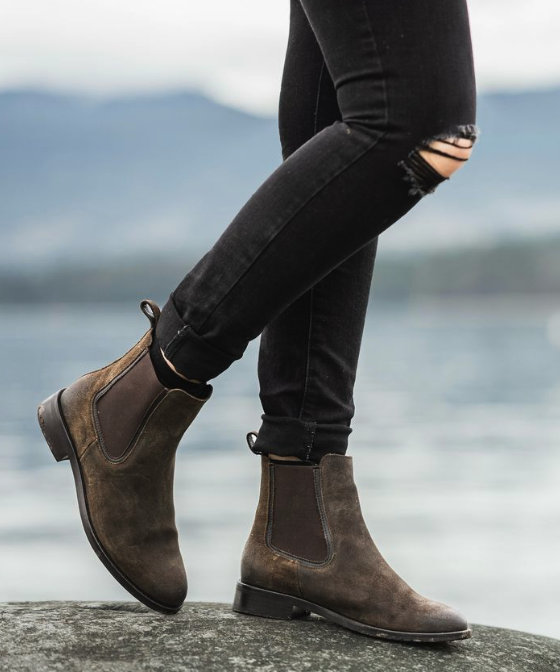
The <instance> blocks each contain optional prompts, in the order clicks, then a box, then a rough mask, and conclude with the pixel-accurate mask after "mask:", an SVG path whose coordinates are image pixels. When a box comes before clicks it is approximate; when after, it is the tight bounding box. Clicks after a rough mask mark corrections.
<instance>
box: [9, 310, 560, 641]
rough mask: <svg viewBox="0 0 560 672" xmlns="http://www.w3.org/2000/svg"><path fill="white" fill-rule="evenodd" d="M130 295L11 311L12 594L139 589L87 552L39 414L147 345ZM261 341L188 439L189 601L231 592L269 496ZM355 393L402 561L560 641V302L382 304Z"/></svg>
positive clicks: (180, 472)
mask: <svg viewBox="0 0 560 672" xmlns="http://www.w3.org/2000/svg"><path fill="white" fill-rule="evenodd" d="M162 303H163V301H160V305H161V304H162ZM136 305H137V304H136ZM136 305H135V304H134V303H132V305H131V304H127V305H97V306H87V307H85V308H80V307H77V306H73V305H63V304H60V305H45V306H34V307H14V306H11V305H10V306H3V307H1V310H2V315H3V321H4V322H3V323H4V329H3V330H2V332H1V333H0V345H1V347H0V358H1V361H0V371H1V372H2V385H1V387H0V467H1V468H0V601H5V600H44V599H80V600H108V599H129V595H128V593H126V592H125V591H124V590H123V589H121V588H120V586H119V585H118V584H117V583H116V582H115V581H114V580H113V579H112V577H111V576H110V575H109V574H108V573H107V572H106V570H105V569H104V567H103V566H102V565H101V563H100V562H99V561H98V560H97V558H96V557H95V556H94V554H93V553H92V551H91V550H90V548H89V545H88V543H87V541H86V538H85V535H84V533H83V531H82V528H81V524H80V521H79V516H78V510H77V505H76V502H75V494H74V484H73V479H72V478H71V476H70V468H69V465H68V463H61V464H56V463H55V462H54V461H53V460H52V457H51V455H50V452H49V450H48V448H47V447H46V444H45V443H44V441H43V439H42V436H41V434H40V431H39V429H38V425H37V423H36V419H35V412H36V405H37V403H38V402H40V401H41V400H42V399H43V398H44V397H45V396H47V395H48V394H50V393H52V392H53V391H55V390H56V389H58V388H60V387H62V386H63V385H67V384H69V383H70V382H71V381H73V380H74V379H75V378H76V377H77V376H79V375H81V374H82V373H84V372H86V371H89V370H92V369H94V368H97V367H99V366H101V365H104V364H106V363H108V362H109V361H112V360H113V359H115V358H116V357H118V356H120V355H121V354H122V353H123V352H125V350H127V349H128V348H129V347H130V346H131V345H132V343H134V342H136V340H137V339H138V338H139V336H140V335H141V334H142V333H144V331H145V329H146V328H147V326H148V322H147V320H146V318H145V317H144V316H143V315H142V314H141V312H140V310H139V309H138V308H137V307H136ZM257 350H258V339H257V340H256V341H253V342H252V343H251V345H250V347H249V349H248V350H247V353H246V355H245V357H244V358H243V359H242V360H241V361H239V362H237V363H236V364H234V365H233V366H232V367H231V368H230V369H229V370H228V371H226V372H225V373H224V374H223V375H222V376H220V377H219V378H218V379H216V380H215V381H213V383H214V385H215V392H214V397H213V400H212V402H211V405H210V406H208V407H205V408H204V409H203V411H202V412H201V414H200V415H199V416H198V418H197V419H196V421H195V423H194V424H193V425H192V427H191V428H190V429H189V431H188V432H187V434H186V435H185V438H184V440H183V443H182V445H181V448H180V451H179V456H178V465H177V476H176V504H177V515H178V525H179V528H180V534H181V542H182V549H183V554H184V556H185V560H186V563H187V568H188V573H189V583H190V589H189V599H191V600H219V601H231V598H232V594H233V589H234V584H235V581H236V579H237V578H238V567H239V558H240V554H241V550H242V547H243V544H244V542H245V538H246V535H247V533H248V531H249V528H250V524H251V522H252V517H253V514H254V507H255V504H256V500H257V494H258V479H259V460H258V458H256V457H255V456H253V455H252V454H251V453H250V452H249V450H248V448H247V447H246V444H245V433H246V432H247V431H249V430H253V429H254V430H257V429H258V427H259V423H260V413H261V412H262V411H261V408H260V404H259V401H258V380H257V376H256V357H257ZM355 396H356V406H357V411H356V416H355V418H354V422H353V427H354V432H353V434H352V435H351V437H350V446H351V448H350V452H351V454H352V455H354V468H355V474H356V480H357V483H358V487H359V489H360V493H361V499H362V507H363V509H364V514H365V516H366V519H367V521H368V524H369V527H370V530H371V532H372V534H373V536H374V538H375V540H376V542H377V543H378V545H379V547H380V548H381V550H382V552H383V553H384V554H385V556H386V557H387V559H388V560H389V561H390V562H391V564H392V565H393V566H394V567H395V569H396V570H397V571H398V572H399V573H401V574H402V575H403V577H404V578H406V580H407V581H408V582H409V583H410V584H411V585H412V586H413V587H414V588H416V589H417V590H419V591H420V592H423V593H425V594H427V595H429V596H430V597H433V598H435V599H439V600H441V601H444V602H448V603H451V604H453V605H455V606H456V607H458V608H460V609H461V610H463V611H464V612H465V614H466V615H467V617H468V618H469V619H470V620H471V621H473V622H480V623H486V624H491V625H501V626H507V627H512V628H519V629H523V630H528V631H532V632H536V633H541V634H545V635H551V636H555V637H560V615H559V611H558V603H559V602H560V563H559V556H560V534H559V530H560V492H559V484H560V454H559V450H558V449H559V445H560V421H559V416H560V412H559V409H560V311H559V309H558V307H557V306H556V308H555V307H554V306H551V305H546V304H542V305H541V304H536V303H535V302H534V301H525V300H523V299H522V298H516V299H510V300H508V301H505V300H503V299H500V300H494V301H491V300H488V301H485V302H482V303H481V302H480V300H477V301H473V302H468V301H462V302H459V303H457V302H455V303H454V302H451V301H450V302H447V303H429V302H421V303H417V304H413V305H411V306H408V307H407V306H404V305H400V304H387V303H381V302H378V301H376V300H372V301H371V303H370V311H369V318H368V322H367V326H366V333H365V335H364V342H363V349H362V354H361V359H360V370H359V374H358V380H357V385H356V395H355Z"/></svg>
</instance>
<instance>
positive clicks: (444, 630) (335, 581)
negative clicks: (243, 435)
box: [233, 432, 471, 642]
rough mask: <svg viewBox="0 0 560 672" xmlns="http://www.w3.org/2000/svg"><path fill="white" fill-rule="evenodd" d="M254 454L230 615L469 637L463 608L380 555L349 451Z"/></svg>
mask: <svg viewBox="0 0 560 672" xmlns="http://www.w3.org/2000/svg"><path fill="white" fill-rule="evenodd" d="M251 433H252V432H251ZM251 433H250V434H251ZM248 437H249V435H248ZM248 440H249V438H248ZM261 460H262V477H261V492H260V499H259V503H258V508H257V513H256V516H255V521H254V524H253V529H252V531H251V534H250V536H249V539H248V541H247V543H246V545H245V549H244V551H243V557H242V561H241V581H240V582H239V583H238V584H237V590H236V594H235V601H234V605H233V609H234V610H235V611H238V612H241V613H245V614H253V615H255V616H266V617H269V618H284V619H289V618H294V617H297V616H302V615H306V614H309V613H310V612H313V613H315V614H318V615H320V616H323V617H325V618H327V619H329V620H330V621H333V622H334V623H338V624H339V625H342V626H344V627H346V628H349V629H351V630H355V631H356V632H360V633H363V634H365V635H370V636H372V637H380V638H382V639H391V640H400V641H412V642H442V641H449V640H454V639H466V638H468V637H470V636H471V630H470V628H469V625H468V623H467V622H466V621H465V619H464V618H463V616H462V615H461V614H460V613H458V612H457V611H455V610H454V609H451V608H450V607H448V606H446V605H444V604H441V603H439V602H434V601H432V600H429V599H427V598H425V597H422V596H421V595H419V594H418V593H417V592H415V591H414V590H413V589H412V588H411V587H410V586H409V585H408V584H407V583H405V582H404V581H403V579H401V578H400V576H398V574H396V573H395V572H394V571H393V570H392V569H391V567H390V566H389V565H388V564H387V562H386V561H385V560H384V558H383V557H382V555H381V554H380V552H379V551H378V549H377V547H376V546H375V544H374V542H373V540H372V538H371V536H370V534H369V532H368V530H367V528H366V525H365V522H364V519H363V517H362V513H361V509H360V504H359V500H358V492H357V490H356V486H355V484H354V477H353V468H352V458H351V457H348V456H343V455H334V454H330V455H326V456H325V457H323V458H322V460H321V462H320V463H319V464H315V465H313V464H307V463H302V464H282V463H279V462H273V461H271V460H270V459H268V458H267V457H265V456H264V455H263V456H262V457H261Z"/></svg>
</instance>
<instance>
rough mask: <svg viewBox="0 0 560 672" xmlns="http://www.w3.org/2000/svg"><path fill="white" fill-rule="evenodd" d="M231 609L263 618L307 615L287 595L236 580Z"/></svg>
mask: <svg viewBox="0 0 560 672" xmlns="http://www.w3.org/2000/svg"><path fill="white" fill-rule="evenodd" d="M233 611H237V612H239V613H241V614H250V615H251V616H264V617H265V618H279V619H286V620H288V619H292V618H301V617H302V616H307V615H308V614H309V612H308V611H306V610H304V609H300V608H299V607H296V606H295V605H294V600H293V598H291V597H290V596H289V595H282V594H281V593H275V592H273V591H271V590H263V589H262V588H254V587H253V586H248V585H247V584H246V583H241V581H238V583H237V587H236V589H235V598H234V600H233Z"/></svg>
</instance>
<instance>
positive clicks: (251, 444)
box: [246, 432, 262, 455]
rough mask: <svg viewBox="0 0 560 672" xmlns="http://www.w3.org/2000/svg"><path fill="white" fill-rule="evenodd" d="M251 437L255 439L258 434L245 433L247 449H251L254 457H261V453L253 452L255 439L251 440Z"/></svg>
mask: <svg viewBox="0 0 560 672" xmlns="http://www.w3.org/2000/svg"><path fill="white" fill-rule="evenodd" d="M253 436H254V437H255V439H256V437H257V436H258V432H248V433H247V437H246V438H247V444H248V446H249V448H250V449H251V451H252V452H253V453H255V455H262V452H261V451H260V450H255V448H254V445H255V439H253V438H252V437H253Z"/></svg>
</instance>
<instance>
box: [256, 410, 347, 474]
mask: <svg viewBox="0 0 560 672" xmlns="http://www.w3.org/2000/svg"><path fill="white" fill-rule="evenodd" d="M261 419H262V424H261V427H260V429H259V431H258V432H257V433H256V434H257V438H256V440H255V443H254V444H253V448H252V450H253V452H256V453H262V454H264V455H268V454H269V453H273V454H274V455H279V456H281V457H288V456H291V455H293V456H294V457H299V458H300V459H302V460H312V461H314V462H318V461H319V460H320V459H321V458H322V457H323V456H324V455H327V454H329V453H336V454H338V455H345V454H346V451H347V449H348V436H349V435H350V434H351V432H352V428H351V427H348V426H347V425H339V424H334V423H317V422H314V421H311V420H301V419H299V418H291V417H284V416H272V415H267V414H266V413H263V414H262V415H261Z"/></svg>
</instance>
